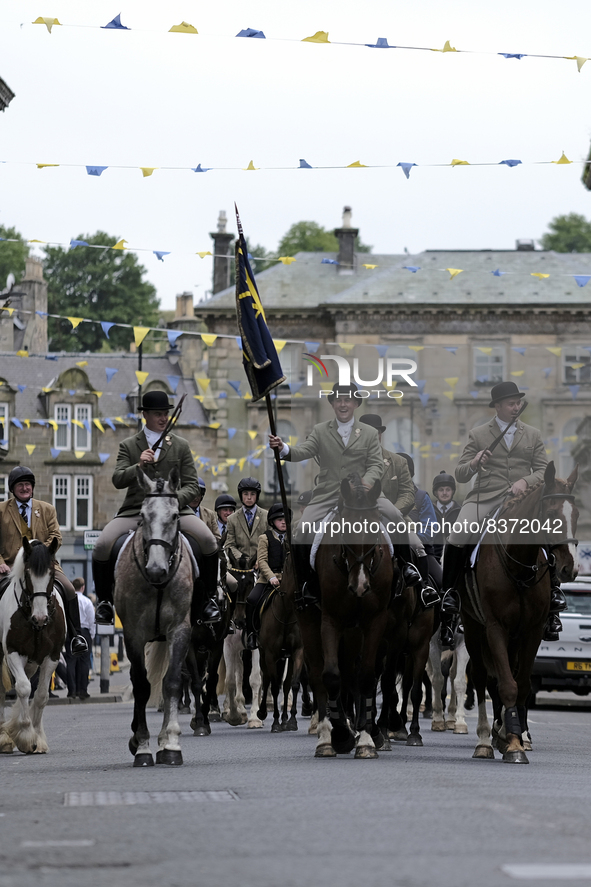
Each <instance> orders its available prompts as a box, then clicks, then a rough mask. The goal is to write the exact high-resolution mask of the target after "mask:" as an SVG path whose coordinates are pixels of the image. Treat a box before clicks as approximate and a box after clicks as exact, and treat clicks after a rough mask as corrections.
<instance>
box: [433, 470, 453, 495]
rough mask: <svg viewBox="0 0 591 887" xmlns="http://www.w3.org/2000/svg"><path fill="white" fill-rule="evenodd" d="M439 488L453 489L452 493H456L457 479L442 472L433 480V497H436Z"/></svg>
mask: <svg viewBox="0 0 591 887" xmlns="http://www.w3.org/2000/svg"><path fill="white" fill-rule="evenodd" d="M439 487H451V489H452V493H455V491H456V481H455V478H454V477H453V476H452V475H451V474H447V472H445V471H440V472H439V474H436V475H435V477H434V478H433V495H435V493H436V492H437V490H438V489H439Z"/></svg>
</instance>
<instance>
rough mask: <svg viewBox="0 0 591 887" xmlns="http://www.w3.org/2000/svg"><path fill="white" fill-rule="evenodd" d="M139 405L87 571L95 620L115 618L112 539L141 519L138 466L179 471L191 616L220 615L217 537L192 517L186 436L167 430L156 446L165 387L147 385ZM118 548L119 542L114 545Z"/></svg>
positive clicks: (163, 419)
mask: <svg viewBox="0 0 591 887" xmlns="http://www.w3.org/2000/svg"><path fill="white" fill-rule="evenodd" d="M140 409H141V410H142V412H143V416H144V420H145V423H146V424H145V426H144V427H143V428H142V430H141V431H139V432H138V433H137V434H134V435H133V436H132V437H128V438H126V439H125V440H123V441H122V442H121V444H120V445H119V453H118V455H117V465H116V467H115V471H114V472H113V478H112V481H113V486H114V487H116V488H117V489H118V490H127V493H126V496H125V500H124V502H123V505H122V506H121V508H120V509H119V511H118V512H117V515H116V516H115V517H114V518H113V519H112V520H111V521H109V523H108V524H107V526H106V527H105V528H104V530H103V531H102V533H101V535H100V536H99V538H98V539H97V542H96V546H95V549H94V551H93V554H92V572H93V576H94V585H95V591H96V594H97V597H98V599H99V604H98V606H97V608H96V621H97V622H98V623H99V624H101V625H111V624H112V623H113V620H114V616H115V611H114V609H113V584H114V575H115V563H116V557H114V556H112V555H113V549H114V547H115V544H116V543H117V541H118V540H119V539H121V537H125V536H127V535H128V534H129V533H132V532H135V530H136V529H137V527H138V525H139V523H140V511H141V508H142V504H143V501H144V496H145V493H144V489H143V487H142V486H141V485H140V483H139V482H138V479H137V467H138V466H139V467H140V468H141V469H142V470H143V471H144V472H145V474H146V475H147V476H148V477H149V478H150V479H151V480H156V479H157V478H164V479H167V478H168V475H169V472H170V470H171V469H172V468H173V467H175V466H176V467H177V468H178V469H179V473H180V487H179V489H178V490H177V497H178V500H179V512H180V529H181V532H182V533H183V535H184V536H185V537H186V539H187V541H188V542H189V544H190V545H191V548H193V550H194V551H196V552H197V553H198V554H199V557H198V561H199V573H200V576H199V578H198V579H197V580H196V581H195V586H194V590H193V602H192V606H191V619H192V621H195V620H196V619H200V620H201V621H202V622H205V623H212V622H218V621H219V620H220V619H221V614H220V610H219V607H218V604H217V600H216V598H217V578H218V563H219V556H218V543H217V539H216V537H215V536H214V534H213V533H212V532H211V530H210V529H209V528H208V527H207V526H206V525H205V523H204V522H203V521H202V520H200V519H199V518H198V517H196V515H195V512H194V511H193V509H191V508H190V507H189V502H192V501H193V500H194V499H195V497H196V495H197V493H198V491H199V481H198V478H197V472H196V470H195V464H194V462H193V456H192V455H191V448H190V446H189V443H188V441H186V440H185V439H184V438H183V437H179V436H178V435H177V434H173V433H169V434H167V435H166V436H165V438H164V440H163V441H162V443H161V444H160V446H158V447H157V449H156V450H154V449H153V447H154V446H156V444H157V443H158V440H159V439H160V437H161V436H162V434H163V433H164V431H165V429H166V426H167V424H168V414H169V412H170V410H171V409H172V405H171V404H170V403H169V400H168V395H167V394H166V392H165V391H158V390H155V391H148V392H146V394H144V396H143V400H142V405H141V407H140ZM117 548H119V546H117Z"/></svg>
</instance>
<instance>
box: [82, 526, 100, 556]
mask: <svg viewBox="0 0 591 887" xmlns="http://www.w3.org/2000/svg"><path fill="white" fill-rule="evenodd" d="M100 535H101V531H100V530H84V551H92V550H93V549H94V546H95V545H96V540H97V539H98V537H99V536H100Z"/></svg>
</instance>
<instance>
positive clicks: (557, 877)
mask: <svg viewBox="0 0 591 887" xmlns="http://www.w3.org/2000/svg"><path fill="white" fill-rule="evenodd" d="M501 871H502V872H503V873H504V874H505V875H509V877H510V878H517V879H518V880H521V881H539V880H544V881H587V880H591V865H589V864H587V863H574V864H571V863H565V864H544V863H534V864H532V865H503V866H501Z"/></svg>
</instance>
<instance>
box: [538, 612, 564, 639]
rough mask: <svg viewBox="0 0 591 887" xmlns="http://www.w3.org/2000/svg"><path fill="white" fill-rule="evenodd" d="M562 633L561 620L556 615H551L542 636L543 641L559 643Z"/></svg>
mask: <svg viewBox="0 0 591 887" xmlns="http://www.w3.org/2000/svg"><path fill="white" fill-rule="evenodd" d="M561 631H562V622H561V621H560V618H559V617H558V616H557V615H556V613H549V614H548V619H547V620H546V625H545V626H544V634H543V635H542V638H543V640H545V641H557V640H558V636H559V634H560V632H561Z"/></svg>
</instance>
